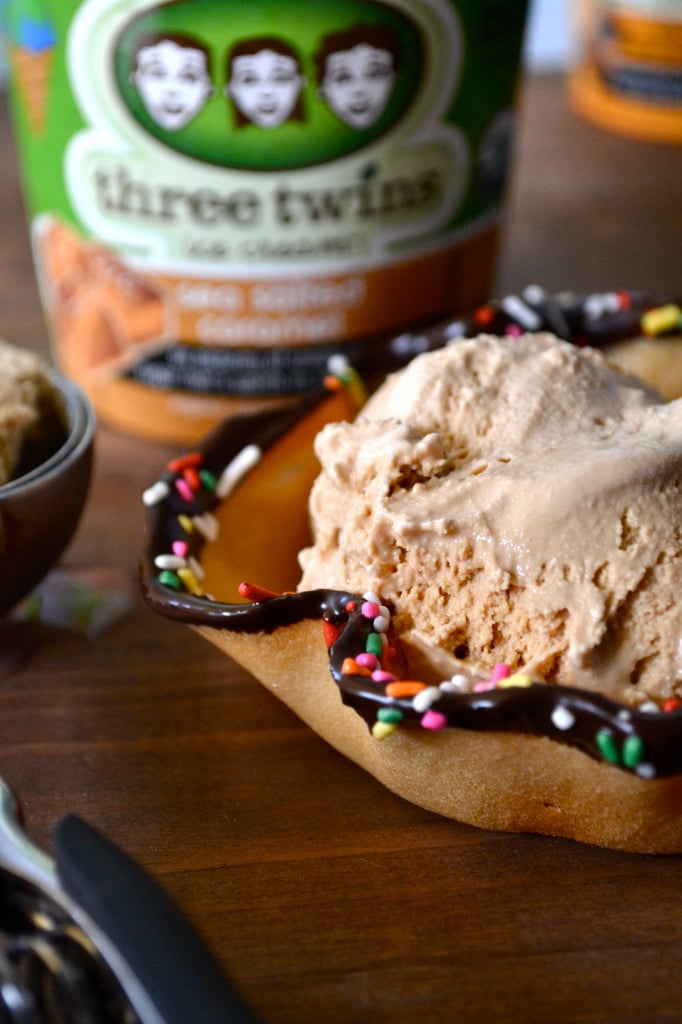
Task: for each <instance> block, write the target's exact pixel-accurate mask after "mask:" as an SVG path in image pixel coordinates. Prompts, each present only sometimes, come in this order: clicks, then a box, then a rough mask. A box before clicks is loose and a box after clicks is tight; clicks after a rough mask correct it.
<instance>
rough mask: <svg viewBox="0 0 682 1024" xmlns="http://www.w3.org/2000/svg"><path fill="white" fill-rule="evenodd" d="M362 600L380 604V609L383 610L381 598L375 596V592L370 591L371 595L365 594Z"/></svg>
mask: <svg viewBox="0 0 682 1024" xmlns="http://www.w3.org/2000/svg"><path fill="white" fill-rule="evenodd" d="M362 600H363V601H369V602H370V603H371V604H378V605H379V607H380V608H381V601H380V600H379V596H378V594H375V593H374V591H370V593H369V594H363V595H362Z"/></svg>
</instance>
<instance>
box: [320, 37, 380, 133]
mask: <svg viewBox="0 0 682 1024" xmlns="http://www.w3.org/2000/svg"><path fill="white" fill-rule="evenodd" d="M316 64H317V69H318V82H319V93H320V95H321V96H322V98H323V99H324V100H325V101H326V102H327V104H328V105H329V107H330V108H331V110H333V111H334V113H335V114H336V116H337V117H339V118H341V120H342V121H345V123H346V124H348V125H350V126H351V128H358V129H361V128H369V127H370V126H371V125H373V124H374V122H375V121H377V120H378V118H379V117H380V116H381V114H382V113H383V111H384V109H385V108H386V104H387V103H388V100H389V98H390V96H391V92H392V90H393V86H394V84H395V80H396V71H397V64H398V48H397V42H396V40H395V39H394V37H393V33H391V32H390V30H389V29H387V28H381V27H379V26H360V25H359V26H356V27H355V28H353V29H350V30H349V31H348V32H339V33H335V34H334V35H332V36H327V37H326V38H325V39H324V40H323V44H322V47H321V49H320V50H319V51H318V53H317V56H316Z"/></svg>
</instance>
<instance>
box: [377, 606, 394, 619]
mask: <svg viewBox="0 0 682 1024" xmlns="http://www.w3.org/2000/svg"><path fill="white" fill-rule="evenodd" d="M377 604H378V605H379V615H383V616H384V617H385V618H387V619H390V618H391V613H390V611H389V610H388V608H387V607H386V605H385V604H381V602H377Z"/></svg>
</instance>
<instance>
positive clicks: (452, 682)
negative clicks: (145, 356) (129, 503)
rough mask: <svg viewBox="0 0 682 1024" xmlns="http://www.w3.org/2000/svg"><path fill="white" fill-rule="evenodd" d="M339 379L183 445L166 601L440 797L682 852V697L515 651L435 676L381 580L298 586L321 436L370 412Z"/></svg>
mask: <svg viewBox="0 0 682 1024" xmlns="http://www.w3.org/2000/svg"><path fill="white" fill-rule="evenodd" d="M448 327H449V325H447V326H446V328H444V329H443V330H444V331H445V332H446V333H447V330H448ZM441 343H442V342H441ZM401 345H403V346H404V345H405V339H404V338H403V340H402V341H401ZM434 347H437V346H436V345H434ZM341 376H342V377H343V374H342V375H341ZM337 388H338V382H337V383H333V382H331V381H330V382H329V385H328V387H327V389H325V390H322V391H320V393H319V394H317V395H315V396H309V397H308V398H307V399H305V400H304V401H303V402H302V403H301V405H300V407H299V408H298V409H295V410H289V411H287V413H286V414H285V413H278V414H268V415H263V416H259V417H251V418H245V419H243V420H240V421H229V422H227V423H225V424H223V425H222V426H221V428H219V430H218V431H216V432H215V433H214V434H213V435H211V437H210V438H208V439H207V440H206V442H205V443H203V444H201V445H200V446H199V447H198V448H197V450H196V451H193V452H188V453H185V454H184V455H181V456H179V457H178V458H177V459H174V460H171V462H170V463H169V464H168V466H167V467H166V468H165V470H164V471H163V472H162V473H161V475H160V477H159V479H158V480H157V481H156V482H154V483H153V484H152V485H151V486H150V488H149V489H148V491H147V492H146V494H145V504H146V505H147V510H148V511H147V517H148V520H147V521H148V534H147V538H148V546H147V550H146V553H145V559H144V564H143V570H142V574H143V589H144V592H145V596H146V599H147V601H148V603H149V604H150V606H151V607H152V608H153V609H154V610H156V611H158V612H159V613H161V614H163V615H164V616H167V617H170V618H173V619H175V620H177V621H178V622H180V623H184V624H187V625H190V626H192V627H193V628H196V629H197V630H198V631H199V633H200V634H201V635H203V636H204V637H205V638H206V639H208V640H209V641H210V642H212V643H214V644H216V645H217V646H218V647H219V648H220V649H221V650H223V651H224V652H225V653H226V654H227V655H228V656H229V657H230V658H233V659H234V660H236V661H237V662H238V663H240V664H241V665H242V666H243V667H244V668H246V669H247V670H248V671H249V672H251V673H252V674H253V675H254V676H255V677H256V678H257V679H258V680H259V681H260V682H261V683H263V684H264V685H265V686H266V687H267V688H269V689H271V691H272V692H273V693H274V694H275V695H276V696H277V697H278V698H279V699H281V700H283V701H284V702H285V703H286V704H288V706H289V707H291V708H292V709H293V710H294V711H295V713H296V714H297V715H299V717H301V718H302V719H303V720H304V721H305V722H307V724H308V725H310V726H311V728H313V729H314V731H316V732H317V733H318V734H320V735H321V736H322V737H323V738H325V739H326V740H327V741H328V742H329V743H330V744H332V745H333V746H334V747H335V748H336V749H337V750H339V751H340V752H342V753H343V754H345V755H346V756H348V757H349V758H351V759H352V760H354V761H355V762H356V763H358V764H359V765H361V766H362V767H364V768H365V769H366V770H367V771H369V772H370V773H371V774H373V775H374V776H375V777H376V778H377V779H379V780H380V781H381V782H382V783H384V784H385V785H386V786H387V787H388V788H390V789H392V790H393V791H394V792H396V793H398V794H399V795H401V796H403V797H404V798H406V799H408V800H411V801H413V802H415V803H417V804H418V805H420V806H422V807H425V808H428V809H431V810H434V811H437V812H438V813H441V814H444V815H446V816H449V817H452V818H455V819H457V820H460V821H464V822H468V823H471V824H475V825H478V826H481V827H487V828H494V829H504V830H508V831H529V832H540V833H546V834H550V835H556V836H565V837H570V838H574V839H577V840H580V841H583V842H588V843H595V844H597V845H602V846H607V847H612V848H615V849H621V850H629V851H633V852H657V853H672V852H682V711H681V710H680V702H679V700H678V699H677V698H676V697H675V696H668V697H667V698H666V699H661V700H639V701H638V702H637V703H635V704H633V703H631V702H629V703H626V702H625V701H624V700H618V699H613V698H612V697H611V696H605V695H604V694H601V693H599V692H594V691H589V690H585V689H582V688H578V687H576V686H572V685H563V684H557V683H554V682H547V681H545V680H544V679H543V678H542V676H541V675H540V674H539V673H535V672H534V671H533V670H532V669H528V670H526V669H524V668H521V669H518V668H515V667H513V666H511V665H509V664H504V663H498V664H495V665H494V666H492V668H491V669H490V670H489V671H487V672H485V673H480V672H476V671H475V670H472V669H471V667H470V666H468V665H466V664H463V665H462V669H461V671H456V672H454V673H452V674H448V675H443V676H442V677H441V678H440V679H438V678H426V677H421V676H420V675H419V674H417V673H415V671H414V666H413V667H412V669H410V668H409V667H408V662H407V661H406V659H405V658H404V657H403V656H402V646H403V644H402V640H403V638H402V635H401V628H400V619H399V617H396V616H395V614H394V611H395V609H394V607H393V604H392V602H391V601H385V600H384V597H383V595H382V594H381V592H379V593H369V592H367V591H366V590H365V589H364V588H363V587H358V589H357V591H355V590H354V589H352V590H346V589H334V588H331V587H330V588H329V589H327V588H323V589H313V590H302V591H301V592H299V593H294V592H292V591H293V588H294V587H295V586H296V583H297V581H298V580H299V578H300V571H299V569H298V566H297V560H296V554H297V552H299V551H300V550H301V549H302V548H305V547H306V545H307V544H308V543H309V540H308V517H307V497H308V492H309V489H310V486H311V484H312V481H313V479H314V478H315V476H316V475H317V472H318V468H319V467H318V466H317V465H316V463H315V459H314V457H313V454H312V441H313V437H314V436H315V435H316V434H317V432H318V431H319V429H320V426H321V425H322V424H323V423H325V422H334V421H339V420H343V419H349V418H352V416H353V413H354V408H353V406H354V403H353V401H352V400H351V397H350V389H349V388H344V389H342V390H341V391H339V390H337ZM245 580H248V581H253V582H248V583H245V582H244V581H245ZM368 583H371V581H370V580H369V579H368ZM369 589H371V587H369V586H368V590H369ZM396 623H397V624H398V628H396ZM226 699H229V695H226Z"/></svg>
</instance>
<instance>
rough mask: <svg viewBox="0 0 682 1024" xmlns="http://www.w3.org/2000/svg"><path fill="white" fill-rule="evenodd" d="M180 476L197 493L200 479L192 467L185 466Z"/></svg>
mask: <svg viewBox="0 0 682 1024" xmlns="http://www.w3.org/2000/svg"><path fill="white" fill-rule="evenodd" d="M182 475H183V477H184V478H185V480H186V481H187V483H188V484H189V486H190V487H191V488H192V490H193V491H198V490H199V489H200V487H201V478H200V477H199V474H198V473H197V471H196V469H195V468H194V466H186V467H185V469H184V470H183V471H182Z"/></svg>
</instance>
